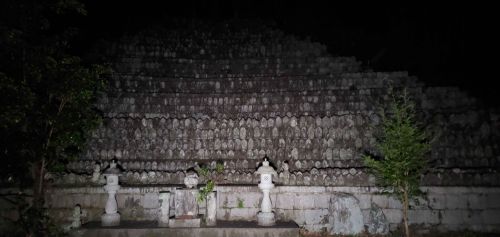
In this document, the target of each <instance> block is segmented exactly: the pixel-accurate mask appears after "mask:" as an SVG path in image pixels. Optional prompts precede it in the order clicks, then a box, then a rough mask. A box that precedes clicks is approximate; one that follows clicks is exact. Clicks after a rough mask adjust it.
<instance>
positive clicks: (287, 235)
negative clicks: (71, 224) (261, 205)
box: [70, 222, 300, 237]
mask: <svg viewBox="0 0 500 237" xmlns="http://www.w3.org/2000/svg"><path fill="white" fill-rule="evenodd" d="M130 225H132V226H128V227H127V226H123V227H120V228H83V229H79V230H77V231H72V232H70V236H71V237H95V236H107V237H162V236H185V237H219V236H238V237H261V236H268V237H299V236H300V235H299V228H298V226H296V225H294V224H293V223H279V224H278V225H277V226H276V227H266V228H262V227H257V226H256V223H254V222H233V223H225V224H224V225H218V226H217V227H216V228H213V227H211V228H203V227H202V228H158V227H155V226H154V224H153V223H147V224H146V225H149V226H146V227H144V226H133V225H134V223H131V224H130Z"/></svg>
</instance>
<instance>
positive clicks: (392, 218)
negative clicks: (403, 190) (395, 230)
mask: <svg viewBox="0 0 500 237" xmlns="http://www.w3.org/2000/svg"><path fill="white" fill-rule="evenodd" d="M383 212H384V214H385V217H386V218H387V222H389V223H401V221H402V220H403V213H402V211H401V210H400V209H383Z"/></svg>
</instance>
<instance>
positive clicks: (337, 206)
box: [328, 193, 364, 235]
mask: <svg viewBox="0 0 500 237" xmlns="http://www.w3.org/2000/svg"><path fill="white" fill-rule="evenodd" d="M329 212H330V217H329V220H328V224H329V226H328V228H329V233H330V234H343V235H353V234H359V233H361V232H362V231H363V230H364V223H363V215H362V213H361V209H360V208H359V201H358V200H357V199H356V198H355V197H354V196H352V195H349V194H343V193H336V194H334V195H332V198H331V200H330V207H329Z"/></svg>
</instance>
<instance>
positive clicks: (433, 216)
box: [47, 185, 500, 232]
mask: <svg viewBox="0 0 500 237" xmlns="http://www.w3.org/2000/svg"><path fill="white" fill-rule="evenodd" d="M173 189H174V187H124V188H122V189H121V190H119V192H118V194H117V200H118V209H119V212H120V213H121V215H122V220H137V221H139V220H156V218H157V215H158V211H159V200H158V194H159V192H160V191H172V190H173ZM422 190H423V191H424V192H426V193H427V194H426V196H425V198H420V199H419V202H418V204H416V203H412V206H411V210H410V213H409V215H410V222H411V223H412V224H413V225H418V226H420V229H437V230H441V231H449V230H464V229H468V230H474V231H485V232H500V202H498V200H500V188H488V187H424V188H422ZM379 192H380V190H379V189H378V188H374V187H304V186H278V187H276V188H275V189H274V190H272V192H271V201H272V205H273V208H274V211H275V213H276V217H277V219H279V220H293V221H295V222H296V223H297V224H298V225H299V226H301V227H304V228H305V229H307V230H310V231H315V232H321V231H325V230H327V231H330V230H331V229H332V228H333V227H332V223H334V220H333V219H332V218H334V216H335V215H339V214H342V215H346V216H347V217H349V218H351V219H349V218H347V220H346V221H352V222H353V223H362V224H363V226H362V229H363V230H364V229H365V228H366V229H367V228H369V227H370V228H372V227H371V226H373V225H379V226H382V227H383V226H384V225H385V224H387V227H388V228H390V229H394V228H396V227H397V225H398V224H399V223H401V220H402V212H401V203H400V202H399V201H397V200H396V199H394V198H392V197H388V196H386V195H382V194H379ZM217 194H218V195H217V219H219V220H256V214H257V212H258V211H259V207H260V201H261V200H260V199H261V197H262V196H261V193H260V191H259V189H258V188H257V186H256V185H255V186H218V187H217ZM351 197H352V198H351ZM106 198H107V195H106V194H105V192H104V190H103V189H102V188H100V187H81V188H55V189H52V190H50V192H49V194H48V199H47V200H48V202H47V205H48V206H49V208H50V210H51V212H52V213H53V216H54V217H57V218H59V219H60V220H64V219H68V218H69V217H70V216H71V213H72V212H71V211H72V208H73V207H74V205H76V204H80V205H81V206H82V209H83V210H84V212H85V213H86V214H87V217H86V219H87V221H99V220H100V216H101V214H102V213H103V211H104V205H105V202H106ZM346 198H351V199H346ZM353 198H354V199H353ZM332 200H336V202H341V203H337V204H333V202H334V201H332ZM339 200H340V201H339ZM353 200H354V201H353ZM170 205H171V209H170V210H171V211H172V215H173V207H174V205H173V199H171V204H170ZM332 205H336V206H335V207H336V208H333V206H332ZM338 205H340V206H341V205H348V206H347V208H346V210H344V213H341V212H339V210H338V207H339V206H338ZM203 209H204V208H203V205H202V207H201V209H200V212H201V213H204V211H203ZM335 209H336V210H335ZM358 209H359V210H360V213H361V216H358V217H359V218H358V219H362V222H356V221H359V220H355V218H357V217H356V215H357V214H356V210H358ZM377 211H378V212H380V211H381V213H378V215H379V216H380V214H382V213H383V216H385V218H380V217H377V218H376V219H374V215H375V216H376V215H377ZM370 212H372V213H370ZM384 219H385V220H386V223H383V222H384ZM374 220H375V221H376V222H377V223H373V222H374ZM336 228H337V229H339V228H341V226H340V224H338V222H337V226H336ZM350 228H351V229H353V227H350ZM379 229H380V230H383V228H379Z"/></svg>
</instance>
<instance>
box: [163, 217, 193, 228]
mask: <svg viewBox="0 0 500 237" xmlns="http://www.w3.org/2000/svg"><path fill="white" fill-rule="evenodd" d="M200 226H201V219H200V218H193V219H170V220H169V221H168V227H170V228H199V227H200Z"/></svg>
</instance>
